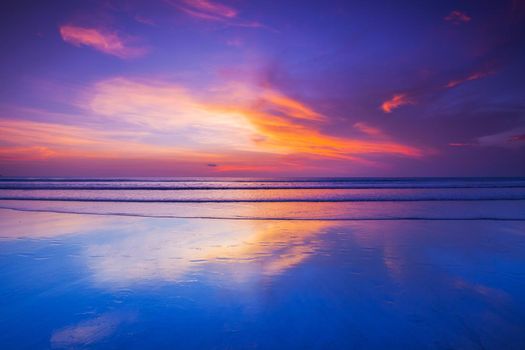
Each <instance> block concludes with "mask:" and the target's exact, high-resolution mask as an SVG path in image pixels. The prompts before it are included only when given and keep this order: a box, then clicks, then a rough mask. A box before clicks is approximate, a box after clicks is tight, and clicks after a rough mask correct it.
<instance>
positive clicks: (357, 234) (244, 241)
mask: <svg viewBox="0 0 525 350" xmlns="http://www.w3.org/2000/svg"><path fill="white" fill-rule="evenodd" d="M0 214H1V215H2V218H3V219H4V220H2V221H1V222H0V232H2V236H3V237H4V238H3V239H2V240H0V259H2V264H1V265H0V278H2V280H3V281H4V283H3V286H0V293H1V295H3V296H4V298H3V300H2V302H3V304H1V305H0V308H1V309H2V316H0V326H3V327H4V328H5V329H6V330H7V331H6V333H5V334H4V335H3V336H0V344H3V343H6V344H10V343H9V342H7V341H6V339H8V338H7V337H8V336H9V335H10V336H11V337H15V338H16V337H18V338H16V339H17V341H21V340H20V339H21V338H20V336H21V335H20V334H21V332H18V333H17V329H18V328H17V327H21V326H20V325H21V324H22V323H23V324H24V325H27V326H31V327H32V328H33V329H37V330H38V331H35V336H34V338H33V341H36V340H35V339H44V338H45V339H47V340H45V341H47V342H48V344H50V346H51V347H55V348H84V347H90V346H96V345H97V344H98V345H99V344H105V345H107V346H108V347H111V346H110V345H111V344H117V343H118V344H120V345H122V346H125V345H127V346H126V347H127V348H140V347H147V346H150V347H151V346H153V347H155V345H157V347H166V344H175V343H176V344H179V345H180V348H192V347H193V348H209V347H212V346H216V347H218V348H224V347H227V346H226V345H232V344H233V345H232V347H236V348H247V347H250V346H251V345H253V344H256V345H257V346H259V347H261V348H268V347H277V346H284V347H287V348H301V347H303V346H305V345H306V344H314V345H312V347H314V348H322V347H324V346H329V345H332V346H331V347H334V348H347V347H352V346H353V347H356V346H362V347H366V348H383V347H384V345H385V344H388V345H389V347H391V348H407V346H408V347H410V346H412V347H420V346H421V347H423V346H424V345H425V344H428V343H433V344H437V345H436V347H438V348H440V347H441V348H446V347H452V348H480V347H485V348H498V347H500V346H501V345H502V344H505V345H508V346H507V348H509V349H513V348H515V349H519V348H520V345H522V344H524V343H525V335H524V333H523V332H521V330H522V329H524V327H525V322H524V321H523V320H524V315H525V308H524V306H523V305H525V303H524V301H525V300H524V297H523V295H525V283H524V282H523V274H524V271H525V254H524V251H525V235H524V234H523V232H524V228H525V227H524V224H523V222H496V221H494V222H491V221H470V222H469V221H431V222H429V221H386V222H385V221H383V222H379V221H358V222H352V221H336V222H334V221H264V220H262V221H252V220H196V219H186V220H181V219H160V218H142V217H114V216H96V215H78V214H52V213H28V212H16V211H7V210H2V211H0ZM36 231H38V232H36ZM31 232H34V233H35V234H36V235H32V234H31ZM35 237H36V238H38V239H37V240H35V239H33V238H35ZM72 247H73V248H72ZM28 252H32V253H33V254H32V255H29V254H27V253H28ZM44 255H45V256H46V257H47V259H46V260H38V259H37V258H38V257H40V256H44ZM32 258H33V259H32ZM28 280H29V281H28ZM50 315H51V316H50ZM53 315H54V316H53ZM50 317H51V319H50ZM14 320H17V321H16V322H14ZM17 325H18V326H17ZM17 334H18V335H17ZM133 334H136V335H137V336H136V337H135V336H134V335H133ZM195 334H200V335H201V337H200V338H199V337H197V338H198V339H196V338H195ZM39 337H40V338H39ZM15 338H13V339H15ZM125 339H130V342H131V341H133V343H130V342H128V343H126V342H125ZM117 340H119V341H120V342H117ZM42 341H43V340H42ZM35 344H36V343H33V345H35ZM163 344H164V345H163ZM130 345H133V346H130ZM409 345H410V346H409ZM37 347H38V346H37ZM44 347H45V346H44Z"/></svg>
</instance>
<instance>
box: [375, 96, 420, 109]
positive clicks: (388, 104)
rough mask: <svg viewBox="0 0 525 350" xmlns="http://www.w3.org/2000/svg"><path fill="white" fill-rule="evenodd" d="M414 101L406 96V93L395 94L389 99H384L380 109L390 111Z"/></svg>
mask: <svg viewBox="0 0 525 350" xmlns="http://www.w3.org/2000/svg"><path fill="white" fill-rule="evenodd" d="M413 103H414V102H413V101H412V100H411V99H410V98H409V97H408V96H407V94H404V93H402V94H396V95H394V96H392V98H390V99H389V100H386V101H385V102H383V103H382V104H381V109H382V110H383V112H385V113H391V112H392V111H393V110H394V109H398V108H399V107H401V106H403V105H407V104H413Z"/></svg>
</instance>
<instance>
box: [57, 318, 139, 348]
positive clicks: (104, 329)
mask: <svg viewBox="0 0 525 350" xmlns="http://www.w3.org/2000/svg"><path fill="white" fill-rule="evenodd" d="M132 320H133V315H131V314H126V313H116V312H113V313H105V314H102V315H99V316H96V317H94V318H90V319H87V320H84V321H81V322H79V323H76V324H73V325H70V326H66V327H64V328H61V329H58V330H56V331H55V332H53V334H52V335H51V347H52V348H58V349H61V348H65V349H72V348H78V347H81V346H82V347H83V346H88V345H92V344H96V343H98V342H100V341H102V340H104V339H106V338H108V337H110V336H111V335H112V334H113V333H114V332H115V331H116V330H117V328H118V327H119V326H120V325H122V324H123V323H126V322H130V321H132Z"/></svg>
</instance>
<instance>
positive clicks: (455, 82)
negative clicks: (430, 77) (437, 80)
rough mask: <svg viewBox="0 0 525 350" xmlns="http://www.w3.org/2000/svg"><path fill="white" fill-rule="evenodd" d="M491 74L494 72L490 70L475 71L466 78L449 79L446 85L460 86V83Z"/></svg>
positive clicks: (451, 86) (448, 86)
mask: <svg viewBox="0 0 525 350" xmlns="http://www.w3.org/2000/svg"><path fill="white" fill-rule="evenodd" d="M490 74H492V72H490V71H488V72H475V73H472V74H470V75H469V76H468V77H466V78H463V79H458V80H451V81H449V82H448V84H447V85H446V87H447V88H453V87H456V86H458V85H460V84H463V83H465V82H467V81H472V80H478V79H481V78H484V77H486V76H488V75H490Z"/></svg>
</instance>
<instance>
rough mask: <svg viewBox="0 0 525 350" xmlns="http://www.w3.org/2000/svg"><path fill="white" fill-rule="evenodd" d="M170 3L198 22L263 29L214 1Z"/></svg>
mask: <svg viewBox="0 0 525 350" xmlns="http://www.w3.org/2000/svg"><path fill="white" fill-rule="evenodd" d="M168 3H170V4H171V5H173V6H175V7H176V8H178V9H179V10H180V11H182V12H184V13H185V14H186V15H188V16H191V17H193V18H196V19H198V20H204V21H211V22H221V23H224V24H227V25H231V26H238V27H248V28H263V27H265V26H264V25H262V24H261V23H258V22H255V21H246V20H243V19H241V18H239V11H238V10H237V9H235V8H233V7H231V6H228V5H225V4H222V3H220V2H218V1H212V0H168Z"/></svg>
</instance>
